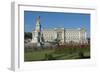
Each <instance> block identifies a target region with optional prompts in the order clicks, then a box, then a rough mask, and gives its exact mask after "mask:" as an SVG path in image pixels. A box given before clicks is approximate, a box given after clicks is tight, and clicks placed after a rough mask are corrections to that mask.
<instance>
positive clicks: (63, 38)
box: [32, 17, 87, 44]
mask: <svg viewBox="0 0 100 73" xmlns="http://www.w3.org/2000/svg"><path fill="white" fill-rule="evenodd" d="M56 39H57V40H59V42H60V43H62V44H63V43H70V42H74V43H84V44H85V43H87V34H86V30H85V29H84V28H77V29H65V28H54V29H43V30H41V24H40V17H38V18H37V21H36V28H35V30H33V31H32V42H33V43H38V44H41V43H43V42H53V41H55V40H56Z"/></svg>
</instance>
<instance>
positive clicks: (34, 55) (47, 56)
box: [24, 48, 90, 61]
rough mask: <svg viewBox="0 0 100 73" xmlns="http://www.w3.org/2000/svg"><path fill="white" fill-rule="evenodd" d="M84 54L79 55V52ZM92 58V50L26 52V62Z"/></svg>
mask: <svg viewBox="0 0 100 73" xmlns="http://www.w3.org/2000/svg"><path fill="white" fill-rule="evenodd" d="M80 51H81V52H82V54H83V55H84V56H82V54H79V52H80ZM84 58H90V49H89V48H84V49H81V50H80V49H62V50H55V49H45V50H38V51H34V52H25V53H24V61H43V60H64V59H84Z"/></svg>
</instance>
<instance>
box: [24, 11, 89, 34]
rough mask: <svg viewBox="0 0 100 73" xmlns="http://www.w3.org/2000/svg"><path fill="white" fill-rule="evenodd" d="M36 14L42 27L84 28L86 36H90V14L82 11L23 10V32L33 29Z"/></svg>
mask: <svg viewBox="0 0 100 73" xmlns="http://www.w3.org/2000/svg"><path fill="white" fill-rule="evenodd" d="M38 16H40V22H41V26H42V28H43V29H50V28H63V27H64V28H66V29H77V28H85V29H86V31H87V34H88V36H90V14H83V13H61V12H37V11H24V29H25V32H32V30H33V29H35V26H36V18H37V17H38Z"/></svg>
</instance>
